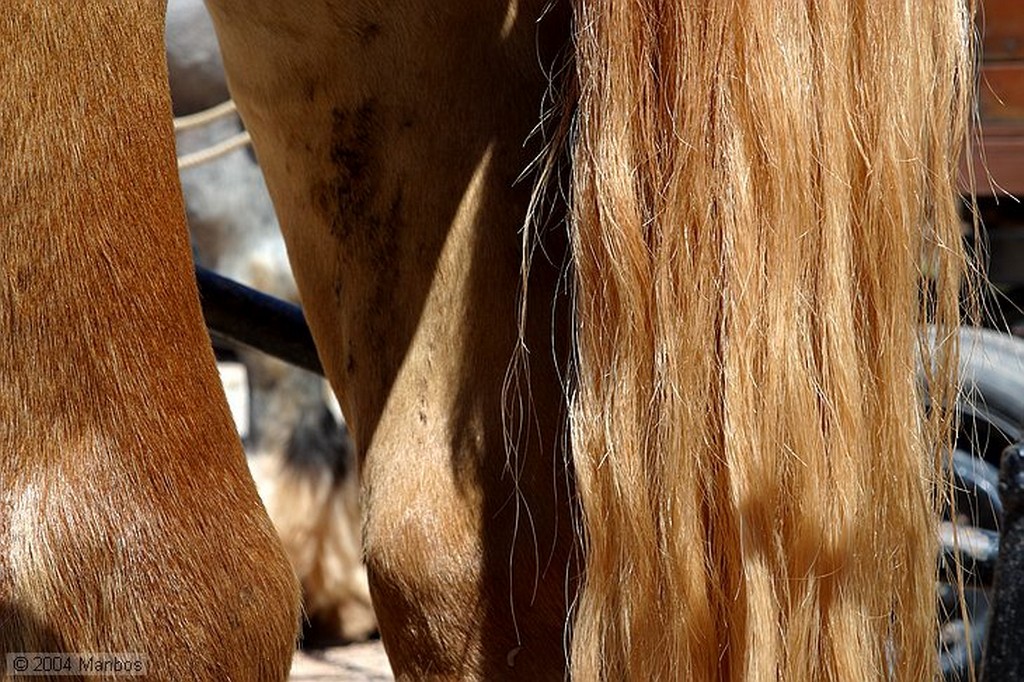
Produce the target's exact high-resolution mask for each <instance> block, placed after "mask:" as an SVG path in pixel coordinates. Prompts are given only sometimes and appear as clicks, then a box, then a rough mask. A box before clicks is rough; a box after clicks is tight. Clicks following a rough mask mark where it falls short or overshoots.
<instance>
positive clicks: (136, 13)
mask: <svg viewBox="0 0 1024 682" xmlns="http://www.w3.org/2000/svg"><path fill="white" fill-rule="evenodd" d="M162 28H163V12H162V3H154V2H148V1H144V0H116V1H108V0H102V1H99V2H90V3H79V2H60V3H38V2H34V0H14V2H13V3H5V4H4V7H3V9H2V11H0V64H2V65H3V66H2V68H0V111H2V112H3V114H2V115H0V215H2V216H3V218H2V220H3V227H2V229H0V268H2V276H0V453H2V459H0V648H2V649H3V651H4V652H12V651H48V652H68V653H70V652H90V653H97V652H128V653H137V654H141V655H142V656H144V657H145V658H146V659H147V664H148V670H149V677H150V678H151V679H162V680H171V679H173V680H205V681H208V680H215V679H217V680H228V679H230V680H270V679H283V678H284V677H285V676H286V674H287V671H288V667H289V661H290V658H291V652H292V648H293V644H294V637H295V633H296V629H297V624H298V595H297V588H296V584H295V579H294V576H293V574H292V572H291V569H290V568H289V567H288V564H287V562H286V560H285V558H284V555H283V553H282V551H281V549H280V546H279V543H278V541H277V539H276V537H275V536H274V534H273V530H272V528H271V527H270V524H269V522H268V520H267V518H266V515H265V513H264V511H263V509H262V507H261V506H260V503H259V500H258V498H257V496H256V493H255V490H254V488H253V484H252V480H251V478H250V477H249V474H248V472H247V470H246V467H245V463H244V461H243V458H242V453H241V449H240V446H239V443H238V441H237V438H236V437H235V435H234V432H233V428H232V425H231V421H230V416H229V413H228V411H227V406H226V403H225V401H224V396H223V392H222V389H221V388H220V386H219V384H218V381H217V375H216V371H215V367H214V363H213V357H212V354H211V353H210V349H209V341H208V338H207V336H206V334H205V332H204V329H203V323H202V318H201V315H200V311H199V305H198V300H197V297H196V292H195V288H194V283H193V280H192V275H191V267H190V263H189V246H188V242H187V239H186V236H185V235H186V233H185V225H184V215H183V211H182V203H181V196H180V190H179V188H178V185H177V179H176V168H175V161H174V149H173V136H172V131H171V126H170V102H169V97H168V94H167V91H166V87H167V86H166V67H165V65H164V45H163V36H162ZM62 679H63V678H62Z"/></svg>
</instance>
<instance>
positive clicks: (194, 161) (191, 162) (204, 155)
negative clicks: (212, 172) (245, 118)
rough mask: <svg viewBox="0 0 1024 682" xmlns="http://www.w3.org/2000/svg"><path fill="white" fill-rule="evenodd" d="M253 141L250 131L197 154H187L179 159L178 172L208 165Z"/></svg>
mask: <svg viewBox="0 0 1024 682" xmlns="http://www.w3.org/2000/svg"><path fill="white" fill-rule="evenodd" d="M251 141H252V140H251V139H250V138H249V133H248V131H242V132H240V133H238V134H236V135H232V136H231V137H229V138H228V139H226V140H222V141H220V142H218V143H217V144H214V145H210V146H209V147H207V148H205V149H200V150H199V151H197V152H192V153H191V154H185V155H184V156H179V157H178V170H185V169H186V168H193V167H195V166H198V165H201V164H204V163H206V162H207V161H213V160H214V159H217V158H219V157H221V156H224V155H225V154H228V153H230V152H233V151H235V150H236V149H241V148H243V147H247V146H248V145H249V143H250V142H251Z"/></svg>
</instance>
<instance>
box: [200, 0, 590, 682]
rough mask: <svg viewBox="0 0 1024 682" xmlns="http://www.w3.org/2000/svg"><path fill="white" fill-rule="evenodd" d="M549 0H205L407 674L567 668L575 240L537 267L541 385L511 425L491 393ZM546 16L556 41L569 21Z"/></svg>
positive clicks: (388, 637) (534, 298)
mask: <svg viewBox="0 0 1024 682" xmlns="http://www.w3.org/2000/svg"><path fill="white" fill-rule="evenodd" d="M545 4H546V3H543V2H532V1H528V2H518V3H512V2H491V1H487V2H475V1H474V2H442V3H439V4H438V3H420V2H408V1H404V0H403V1H396V2H388V3H356V2H348V1H345V2H341V1H331V2H309V1H295V2H290V3H280V2H267V1H257V2H252V1H249V0H247V1H245V2H238V1H236V0H217V1H216V2H212V3H211V10H212V13H213V16H214V22H215V25H216V27H217V31H218V36H219V38H220V42H221V48H222V50H223V54H224V61H225V67H226V69H227V72H228V76H229V85H230V87H231V90H232V94H233V96H234V97H235V99H236V101H237V102H238V105H239V110H240V111H241V113H242V115H243V117H244V119H245V121H246V125H247V127H248V128H249V130H250V132H251V133H252V135H253V140H254V143H255V146H256V150H257V153H258V155H259V158H260V163H261V165H262V166H263V169H264V172H265V173H266V175H267V180H268V187H269V188H270V191H271V195H272V196H273V198H274V201H275V205H276V208H277V211H278V215H279V217H280V219H281V223H282V226H283V229H284V232H285V237H286V240H287V243H288V248H289V253H290V257H291V260H292V263H293V265H294V268H295V271H296V278H297V281H298V285H299V289H300V292H301V295H302V299H303V303H304V305H305V307H306V312H307V315H308V317H309V320H310V324H311V327H312V329H313V332H314V336H315V337H316V340H317V343H318V345H319V347H320V350H321V357H322V359H323V362H324V366H325V368H326V369H327V372H328V374H329V375H330V378H331V381H332V384H333V385H334V387H335V389H336V391H337V392H338V394H339V399H340V401H341V404H342V407H343V409H344V412H345V417H346V420H347V421H348V424H349V426H350V428H351V430H352V433H353V436H354V438H355V441H356V444H357V447H358V448H359V451H360V458H361V469H362V470H361V477H362V485H363V503H364V514H365V526H364V546H365V551H366V558H367V563H368V566H369V571H370V584H371V590H372V594H373V598H374V604H375V608H376V610H377V614H378V618H379V622H380V628H381V633H382V636H383V639H384V643H385V645H386V647H387V650H388V654H389V656H390V658H391V661H392V665H393V667H394V669H395V672H396V674H398V675H399V676H400V677H401V676H408V677H411V678H421V677H428V676H429V677H448V678H482V679H499V678H502V677H507V676H509V675H514V676H516V677H519V678H521V679H548V678H554V679H560V678H562V676H563V674H564V667H565V649H564V644H565V639H566V621H567V617H566V611H567V601H568V598H569V596H568V595H571V594H572V593H573V589H574V588H573V580H574V575H573V573H572V571H571V569H570V568H569V557H570V555H571V553H572V549H573V546H574V545H573V539H572V533H571V524H570V511H569V502H568V500H569V496H570V493H569V491H568V483H567V475H566V473H565V470H564V459H563V457H564V451H563V449H562V447H561V445H562V438H561V437H560V434H561V432H560V428H561V425H562V424H563V419H564V416H565V407H564V399H563V395H562V391H561V385H560V383H559V381H558V377H557V374H556V368H555V364H556V363H555V361H554V360H553V359H552V356H553V355H556V354H557V353H564V351H565V349H564V347H560V348H558V349H557V351H553V349H552V345H553V342H552V339H553V338H558V339H564V338H566V336H567V335H566V334H565V331H564V327H562V328H561V329H560V330H559V332H557V333H555V332H553V329H552V318H555V319H556V320H559V322H558V324H563V323H564V319H565V316H564V315H563V314H562V313H564V312H565V311H564V309H562V310H560V311H559V312H558V314H555V315H553V314H552V304H553V300H554V299H555V293H554V292H555V282H556V279H557V270H558V266H559V265H561V263H562V258H563V256H564V245H560V244H555V243H550V244H548V247H549V248H550V250H549V252H548V255H549V256H550V258H551V261H552V263H553V265H552V264H551V263H548V262H547V261H546V260H544V259H543V258H538V259H536V261H537V262H536V265H535V271H534V273H533V274H534V277H532V278H531V283H530V289H529V294H528V295H529V297H530V310H531V311H532V314H531V316H530V319H529V321H528V323H527V325H526V330H525V332H526V342H527V345H528V346H529V348H530V350H531V355H530V356H529V360H530V371H531V378H532V382H533V383H532V393H531V392H529V391H528V390H527V389H525V388H523V390H522V391H521V392H520V393H517V392H516V391H515V390H511V391H510V393H509V394H508V395H509V397H510V398H511V402H513V403H514V404H515V405H517V408H516V410H513V411H512V414H511V415H510V416H511V419H509V420H508V421H503V410H504V408H505V405H504V404H503V399H502V397H503V386H504V382H505V377H506V370H507V369H508V367H509V363H510V360H511V359H512V357H513V355H514V352H515V349H516V344H517V332H518V330H517V320H518V317H517V313H518V308H517V296H518V295H519V293H520V256H521V235H520V232H519V229H520V227H521V226H522V224H523V222H524V219H525V215H526V211H527V203H528V200H529V195H530V189H531V186H530V185H531V183H530V181H529V180H526V181H522V182H519V183H517V182H516V179H517V177H518V176H519V174H520V173H521V172H522V171H523V170H524V169H526V168H527V166H528V165H529V162H530V160H531V158H532V157H533V156H534V155H535V154H536V153H537V148H536V146H534V147H533V148H529V147H524V141H526V140H527V138H528V137H529V134H530V131H531V129H532V128H533V127H534V126H535V125H536V123H537V120H538V117H539V114H540V111H541V108H542V107H541V100H542V95H543V93H544V91H545V89H546V88H547V86H548V82H547V79H546V76H545V74H544V73H543V71H542V69H541V67H540V66H538V63H542V62H544V61H545V60H546V61H547V62H548V63H550V61H551V59H550V57H551V53H552V52H553V51H552V50H550V49H547V48H548V47H550V46H547V45H545V40H544V38H543V37H542V38H541V40H540V41H539V44H540V45H541V46H542V50H543V54H542V55H540V56H539V55H538V35H537V31H538V28H537V23H536V22H537V18H538V16H539V15H540V12H541V9H542V7H543V6H544V5H545ZM549 24H550V25H551V29H552V31H555V32H557V33H558V34H559V37H560V39H561V40H562V41H566V40H567V37H568V35H569V34H568V28H567V26H566V23H565V17H564V16H561V17H554V16H552V17H549V18H548V19H547V20H546V21H545V23H544V26H543V27H542V29H546V28H547V27H548V25H549ZM563 357H564V356H563ZM517 399H521V402H517ZM523 409H525V410H528V411H529V413H528V414H526V415H525V418H524V420H523V422H522V423H520V422H518V421H517V419H518V417H520V416H523ZM517 410H518V413H517ZM506 427H507V428H508V430H509V433H510V435H511V436H512V437H513V438H514V439H515V440H516V441H517V442H516V448H515V452H514V453H513V454H511V455H509V454H508V453H507V452H506V448H505V445H506V443H505V436H506V432H505V429H506Z"/></svg>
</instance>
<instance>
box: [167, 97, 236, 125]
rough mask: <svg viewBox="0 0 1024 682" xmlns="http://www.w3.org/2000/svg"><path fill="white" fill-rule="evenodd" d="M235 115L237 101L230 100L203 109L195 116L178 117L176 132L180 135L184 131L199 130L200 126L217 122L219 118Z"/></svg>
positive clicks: (175, 121) (175, 120) (176, 119)
mask: <svg viewBox="0 0 1024 682" xmlns="http://www.w3.org/2000/svg"><path fill="white" fill-rule="evenodd" d="M233 113H235V101H234V100H233V99H229V100H227V101H225V102H221V103H220V104H217V105H215V106H212V107H210V108H209V109H203V110H202V111H197V112H196V113H194V114H189V115H187V116H178V117H177V118H175V119H174V132H176V133H180V132H181V131H183V130H191V129H192V128H198V127H199V126H203V125H206V124H207V123H210V122H212V121H216V120H217V119H219V118H223V117H225V116H229V115H231V114H233Z"/></svg>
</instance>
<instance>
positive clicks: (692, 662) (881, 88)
mask: <svg viewBox="0 0 1024 682" xmlns="http://www.w3.org/2000/svg"><path fill="white" fill-rule="evenodd" d="M575 12H576V17H575V21H576V29H575V30H576V70H577V72H576V76H577V83H576V87H577V88H578V93H579V101H578V109H577V111H576V118H575V124H574V125H575V129H574V131H573V151H572V154H573V180H572V202H573V208H572V216H571V230H572V249H573V267H574V277H575V307H576V327H575V335H576V339H575V341H576V361H575V364H576V367H575V384H574V388H573V394H572V397H571V400H572V409H571V433H572V444H573V459H574V468H575V472H576V482H577V485H578V495H579V502H580V515H579V516H580V518H579V525H580V534H581V537H582V545H583V548H584V572H583V583H582V587H581V590H580V594H579V597H578V600H577V602H576V604H575V607H574V608H575V611H574V620H573V632H572V652H571V661H572V673H573V677H574V678H575V679H580V680H597V679H608V680H625V679H639V680H651V679H686V680H764V681H768V680H771V681H777V680H834V681H839V680H842V681H844V682H849V681H854V680H878V679H895V680H908V681H909V680H913V681H915V682H917V681H920V680H926V679H932V678H933V677H934V676H935V675H936V672H937V671H936V650H935V647H936V641H937V636H936V614H935V608H936V607H935V601H936V598H935V575H936V570H935V561H936V530H935V522H936V515H937V507H938V504H939V502H938V500H940V499H941V497H942V495H941V493H942V490H943V487H942V485H941V481H942V478H941V468H940V454H939V453H941V452H942V451H943V446H944V441H945V439H947V438H948V433H947V431H948V429H947V427H948V425H949V423H950V410H949V405H950V402H951V401H952V397H953V396H954V394H955V391H954V378H953V366H954V364H955V363H953V361H952V359H953V358H955V353H956V348H955V339H956V336H955V334H953V333H952V331H953V330H954V328H955V326H956V325H957V324H958V316H959V311H958V302H957V296H958V290H959V289H960V287H961V286H962V283H963V281H964V273H965V257H964V253H963V249H962V246H961V233H960V223H959V219H958V212H957V205H956V201H957V200H956V194H957V193H956V179H957V173H956V171H957V166H958V157H959V153H960V150H961V146H962V140H963V139H964V137H965V128H966V122H967V111H968V108H969V106H968V105H969V99H970V96H971V92H972V86H973V75H972V61H971V52H972V46H971V43H972V40H971V37H972V30H971V20H972V14H971V12H972V10H971V8H970V7H969V6H967V4H966V0H965V1H960V0H890V1H887V2H878V1H877V0H820V1H815V2H809V1H800V0H792V1H785V2H779V1H777V0H737V1H735V2H717V1H712V2H680V1H679V0H639V1H636V2H620V1H619V0H576V2H575ZM927 325H934V326H935V327H936V328H937V330H938V331H937V334H936V335H937V337H938V339H939V341H938V343H937V344H936V345H935V347H934V348H926V346H928V345H929V343H928V341H927V339H926V338H925V337H926V334H927V332H926V327H927ZM922 351H926V352H927V353H928V354H929V356H928V357H929V359H928V360H926V361H925V362H923V363H921V362H920V360H921V356H920V353H921V352H922ZM919 364H923V365H924V366H925V368H926V369H927V370H928V371H927V373H928V374H929V376H928V382H927V389H926V390H927V391H928V392H929V398H930V402H931V405H932V409H931V410H930V411H929V412H928V413H927V414H926V413H925V412H924V411H923V409H922V408H921V404H922V395H921V390H922V389H921V388H920V386H919V385H918V383H917V382H916V381H915V372H916V368H917V367H918V366H919Z"/></svg>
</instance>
